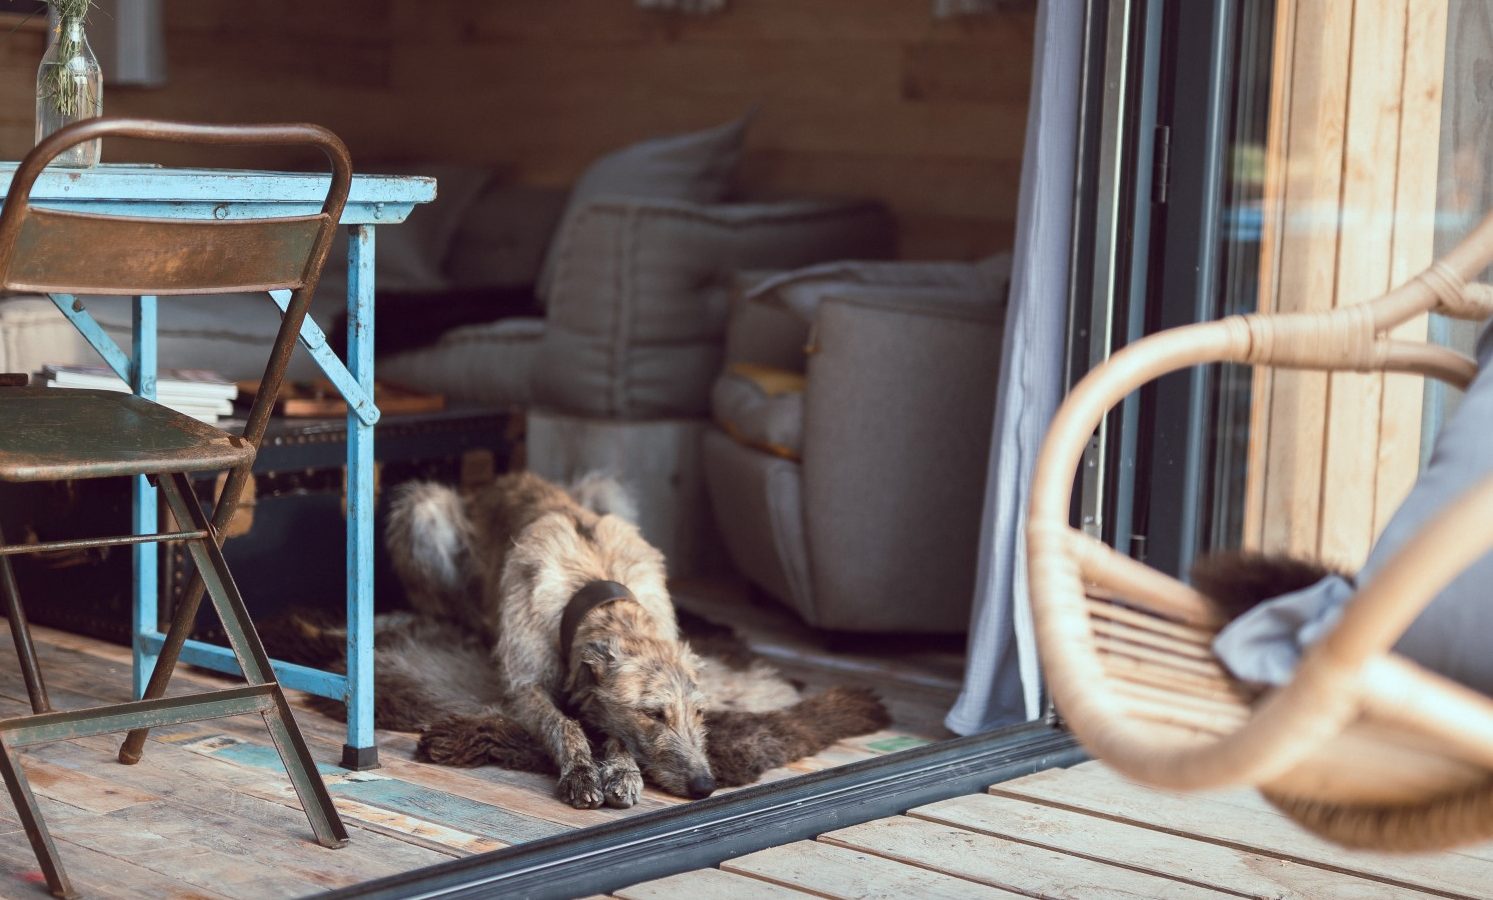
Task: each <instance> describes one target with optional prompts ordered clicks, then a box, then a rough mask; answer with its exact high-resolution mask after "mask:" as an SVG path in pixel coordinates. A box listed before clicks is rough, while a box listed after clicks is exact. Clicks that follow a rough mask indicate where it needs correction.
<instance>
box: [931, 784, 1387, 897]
mask: <svg viewBox="0 0 1493 900" xmlns="http://www.w3.org/2000/svg"><path fill="white" fill-rule="evenodd" d="M908 815H910V816H913V817H915V818H920V819H927V820H929V821H933V822H942V823H944V824H947V825H953V826H954V827H956V828H962V829H965V830H968V831H976V832H980V833H983V834H989V835H993V836H995V837H1001V838H1006V839H1008V840H1013V841H1019V842H1021V843H1026V844H1031V845H1033V846H1038V847H1047V848H1049V849H1052V850H1057V851H1060V852H1063V853H1069V854H1072V855H1074V856H1082V857H1085V858H1087V859H1092V860H1095V861H1098V862H1105V863H1111V864H1114V865H1119V866H1124V867H1126V868H1131V869H1135V870H1138V871H1141V872H1149V873H1151V874H1153V875H1161V876H1163V877H1170V878H1175V879H1178V880H1181V881H1186V882H1189V883H1191V884H1196V885H1200V886H1202V887H1207V888H1213V889H1217V890H1223V891H1230V892H1233V893H1236V894H1239V895H1242V896H1245V897H1258V898H1261V900H1276V898H1284V897H1301V898H1317V897H1324V896H1332V897H1357V898H1368V897H1382V898H1391V897H1404V896H1406V895H1407V894H1409V893H1411V892H1410V891H1407V890H1406V889H1404V888H1399V887H1394V886H1391V885H1386V884H1383V883H1382V882H1377V881H1368V880H1364V879H1359V878H1354V877H1352V876H1346V875H1342V874H1339V873H1336V872H1329V871H1325V870H1323V869H1319V868H1315V867H1312V866H1306V865H1302V864H1300V863H1294V862H1289V861H1287V860H1282V859H1278V858H1276V857H1272V856H1264V855H1261V854H1258V853H1249V852H1246V851H1243V850H1236V849H1234V848H1232V847H1225V846H1221V845H1219V844H1211V843H1207V842H1205V841H1197V840H1192V839H1190V838H1184V837H1179V836H1177V835H1173V834H1168V833H1166V832H1160V831H1152V830H1149V829H1146V828H1137V827H1135V826H1134V825H1132V824H1128V823H1122V822H1117V821H1114V820H1111V819H1106V818H1101V817H1098V816H1093V815H1088V814H1085V813H1081V812H1075V811H1072V810H1067V809H1062V808H1058V807H1053V806H1046V805H1042V804H1037V803H1028V802H1025V801H1022V800H1017V799H1014V798H1011V797H997V796H994V795H990V794H983V795H974V796H969V797H958V798H955V799H953V800H945V801H942V802H940V803H934V804H931V805H929V806H923V807H919V808H917V809H914V810H911V811H910V812H909V813H908Z"/></svg>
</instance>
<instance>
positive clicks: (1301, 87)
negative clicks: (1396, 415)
mask: <svg viewBox="0 0 1493 900" xmlns="http://www.w3.org/2000/svg"><path fill="white" fill-rule="evenodd" d="M1353 9H1354V4H1353V3H1349V2H1343V0H1298V2H1297V3H1296V4H1295V9H1294V14H1295V17H1296V21H1295V25H1294V28H1293V35H1294V40H1293V42H1292V45H1291V46H1290V47H1289V48H1281V49H1278V50H1277V52H1278V53H1279V52H1286V53H1289V55H1290V59H1291V60H1292V70H1291V76H1290V87H1291V103H1290V110H1289V117H1290V118H1289V120H1288V122H1287V123H1286V125H1285V128H1286V132H1285V136H1284V141H1283V144H1282V151H1283V158H1282V159H1281V160H1278V161H1276V162H1277V163H1278V164H1279V165H1282V166H1284V180H1283V184H1282V185H1281V187H1282V190H1283V199H1282V203H1283V209H1282V215H1281V217H1280V219H1279V220H1278V222H1277V224H1278V225H1280V226H1281V228H1282V232H1281V235H1280V242H1279V248H1280V251H1279V255H1278V257H1277V258H1276V265H1277V267H1278V272H1277V273H1276V276H1275V278H1274V279H1271V280H1273V281H1274V283H1275V284H1276V291H1277V293H1276V297H1275V302H1274V304H1273V308H1274V309H1276V310H1277V311H1280V312H1287V311H1305V310H1327V309H1331V308H1332V306H1333V298H1334V296H1335V293H1336V291H1335V286H1336V276H1337V253H1338V220H1339V201H1340V198H1341V192H1342V175H1343V147H1344V142H1345V139H1346V132H1345V129H1346V124H1347V111H1348V72H1349V65H1350V62H1351V57H1352V40H1351V38H1352V33H1353ZM1265 283H1270V281H1266V282H1265ZM1269 416H1270V419H1269V423H1268V426H1267V434H1266V435H1265V465H1264V467H1263V471H1260V469H1259V467H1251V474H1252V475H1253V476H1254V477H1263V478H1264V479H1265V483H1264V502H1263V506H1262V516H1261V544H1262V546H1264V547H1265V548H1266V549H1268V550H1293V551H1297V552H1303V553H1307V554H1310V553H1314V552H1315V551H1316V549H1317V541H1318V534H1319V527H1318V526H1319V522H1320V518H1319V514H1318V513H1319V508H1320V503H1321V495H1322V462H1323V448H1324V445H1325V439H1326V419H1327V376H1326V375H1324V374H1322V373H1320V372H1288V371H1278V372H1276V373H1275V376H1274V378H1273V379H1272V382H1271V386H1270V394H1269Z"/></svg>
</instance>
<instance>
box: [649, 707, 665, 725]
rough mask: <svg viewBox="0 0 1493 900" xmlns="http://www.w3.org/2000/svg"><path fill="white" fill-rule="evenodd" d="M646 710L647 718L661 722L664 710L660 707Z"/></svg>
mask: <svg viewBox="0 0 1493 900" xmlns="http://www.w3.org/2000/svg"><path fill="white" fill-rule="evenodd" d="M647 712H648V718H650V719H652V720H653V721H655V722H662V721H663V720H664V711H663V710H661V709H650V710H648V711H647Z"/></svg>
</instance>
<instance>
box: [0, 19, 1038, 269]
mask: <svg viewBox="0 0 1493 900" xmlns="http://www.w3.org/2000/svg"><path fill="white" fill-rule="evenodd" d="M165 21H166V28H167V35H166V47H167V54H168V60H167V66H168V72H169V77H168V81H167V83H166V85H165V86H164V87H162V88H159V89H127V88H114V89H110V88H109V87H108V86H106V88H105V108H106V109H107V110H108V111H109V112H110V113H120V114H132V115H144V116H160V117H171V118H185V119H197V120H206V121H234V120H239V121H256V120H257V121H264V120H287V119H305V120H311V121H316V122H321V123H323V124H325V125H327V126H329V127H331V128H332V129H334V130H335V131H337V132H338V133H339V134H340V135H342V137H343V138H344V140H346V141H347V142H348V144H349V146H350V147H351V149H352V151H353V155H354V159H355V161H356V162H357V163H358V165H359V167H361V168H370V167H374V168H376V166H377V164H378V163H379V162H412V161H422V160H428V161H431V162H458V163H467V164H474V165H487V166H492V167H493V168H496V169H502V170H503V171H505V172H508V173H511V176H512V177H513V178H514V179H515V180H518V181H521V182H524V183H533V184H547V185H560V184H568V183H570V182H571V181H573V180H574V179H575V177H576V176H577V175H578V174H579V173H580V172H581V171H582V170H584V169H585V167H586V166H587V165H588V164H590V163H591V162H592V161H593V160H594V159H595V158H596V157H598V156H600V155H602V154H604V153H607V152H609V151H611V150H614V149H617V148H618V147H621V146H624V145H626V144H628V143H631V142H634V141H638V140H641V139H644V138H647V137H652V136H656V135H660V134H668V133H677V132H682V131H688V130H693V129H697V128H702V127H706V126H709V125H712V124H715V123H719V122H726V121H729V120H731V119H734V118H736V117H738V116H740V115H741V114H742V113H743V112H745V111H746V110H747V109H749V108H753V107H756V108H757V110H758V112H757V116H756V118H755V120H754V122H753V125H752V128H751V130H750V132H749V134H748V146H747V154H746V165H745V167H744V173H743V179H742V182H743V188H744V190H745V191H746V192H748V193H749V194H751V195H760V196H770V197H771V196H785V195H799V196H801V195H806V194H811V195H854V196H870V197H876V198H879V199H882V200H883V201H885V202H887V203H888V205H889V206H891V208H892V209H893V210H894V212H895V213H896V214H897V216H898V218H899V224H900V226H901V232H902V251H903V254H904V255H908V256H914V257H919V258H973V257H976V256H980V255H984V254H987V253H990V252H993V251H995V250H998V249H1002V248H1007V247H1009V246H1010V243H1011V235H1012V233H1013V229H1014V218H1015V213H1016V192H1017V183H1018V181H1019V175H1020V158H1021V152H1022V145H1023V137H1024V131H1025V124H1026V106H1027V95H1028V92H1029V87H1030V70H1031V62H1032V32H1033V28H1034V25H1035V17H1034V15H1033V13H1032V12H1031V11H1030V10H1011V11H1009V12H1004V13H1001V14H999V15H996V16H991V17H982V18H979V19H975V20H971V21H968V22H958V21H954V22H941V21H936V20H934V18H933V16H932V14H931V12H930V8H929V6H928V5H927V4H925V3H918V2H908V0H815V2H814V3H803V2H801V0H751V2H741V3H733V4H731V5H730V6H729V7H728V8H727V10H726V11H725V12H724V13H723V14H721V15H717V16H705V17H692V16H680V15H673V14H667V13H657V12H649V11H645V10H639V9H637V7H636V6H635V5H634V4H632V3H629V2H625V0H567V2H565V3H553V2H548V0H505V2H502V3H473V2H471V0H319V2H317V3H306V2H304V0H259V2H255V3H227V2H223V0H216V2H213V0H165ZM42 46H43V42H42V35H41V33H40V31H39V30H29V31H26V32H21V33H16V34H10V35H8V36H6V37H5V38H4V39H3V40H0V157H5V158H18V157H19V156H20V155H22V154H23V153H24V152H25V151H26V150H27V149H29V148H30V146H31V122H32V116H33V109H32V107H33V98H32V85H33V83H34V82H33V78H34V73H35V66H36V62H37V60H39V59H40V57H41V52H42ZM105 156H106V160H108V161H114V162H119V161H130V160H138V159H144V158H148V159H151V160H153V161H159V162H164V163H167V164H179V165H186V164H193V163H197V164H220V165H221V164H248V165H257V166H259V167H272V166H290V165H298V164H301V162H302V161H301V160H298V159H297V158H294V157H289V156H285V155H283V154H277V153H274V152H268V151H255V154H253V155H252V156H250V157H248V158H247V159H245V160H243V161H242V162H241V161H240V160H239V159H238V158H237V157H231V156H229V157H225V156H224V155H222V154H220V153H214V154H213V155H212V156H211V157H207V156H203V155H202V153H201V151H199V150H196V149H184V148H170V147H164V148H151V149H150V150H149V151H146V150H144V149H142V148H140V147H138V146H137V145H131V144H129V143H128V142H124V141H115V142H111V143H110V146H109V147H107V148H106V149H105ZM304 162H305V163H306V164H314V161H312V160H309V159H308V160H305V161H304Z"/></svg>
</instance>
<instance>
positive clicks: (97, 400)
mask: <svg viewBox="0 0 1493 900" xmlns="http://www.w3.org/2000/svg"><path fill="white" fill-rule="evenodd" d="M0 422H3V423H4V425H5V427H4V428H0V479H4V480H6V481H56V480H61V479H65V478H102V477H105V476H110V475H148V474H153V473H157V472H200V471H204V470H218V469H227V468H232V467H233V466H238V465H247V464H249V463H251V462H252V461H253V459H254V448H253V447H252V446H251V445H250V444H249V442H248V441H246V440H244V439H243V438H241V437H238V436H235V435H230V434H228V433H227V432H224V431H219V430H218V429H216V428H214V427H212V426H211V425H207V424H204V423H202V422H199V421H197V420H196V419H193V418H191V417H189V416H184V415H182V414H181V413H178V412H175V411H173V410H170V409H167V408H166V407H164V406H160V405H158V404H155V403H152V402H150V401H149V400H143V399H141V398H139V397H136V396H134V395H132V394H122V393H117V392H114V391H102V390H71V389H69V390H59V389H57V388H44V387H31V388H0Z"/></svg>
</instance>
